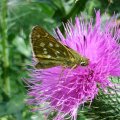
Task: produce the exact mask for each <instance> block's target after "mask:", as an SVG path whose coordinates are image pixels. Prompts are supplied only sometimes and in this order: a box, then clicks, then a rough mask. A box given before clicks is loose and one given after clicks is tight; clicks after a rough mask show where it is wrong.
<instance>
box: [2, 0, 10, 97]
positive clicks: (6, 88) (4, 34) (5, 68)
mask: <svg viewBox="0 0 120 120" xmlns="http://www.w3.org/2000/svg"><path fill="white" fill-rule="evenodd" d="M1 27H2V58H3V83H4V84H3V90H4V92H5V93H6V94H7V95H8V96H10V79H9V74H8V73H9V70H8V69H9V52H8V51H9V50H8V41H7V39H8V36H7V0H2V15H1Z"/></svg>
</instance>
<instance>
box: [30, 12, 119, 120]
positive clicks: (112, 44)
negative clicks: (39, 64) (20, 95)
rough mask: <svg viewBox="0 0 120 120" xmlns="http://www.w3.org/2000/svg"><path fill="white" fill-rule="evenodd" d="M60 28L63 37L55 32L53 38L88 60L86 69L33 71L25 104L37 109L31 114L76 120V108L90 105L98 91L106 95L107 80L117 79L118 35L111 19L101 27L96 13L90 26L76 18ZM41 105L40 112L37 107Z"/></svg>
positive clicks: (109, 84) (83, 20)
mask: <svg viewBox="0 0 120 120" xmlns="http://www.w3.org/2000/svg"><path fill="white" fill-rule="evenodd" d="M64 28H65V35H66V37H64V36H63V35H62V33H61V32H60V30H59V29H57V35H58V36H57V37H58V38H59V39H61V42H62V43H63V44H65V45H67V46H68V47H70V48H72V49H74V50H76V51H77V52H78V53H80V54H81V55H83V56H85V57H86V58H88V59H89V65H88V66H86V67H81V66H77V67H76V68H74V69H72V70H70V69H68V68H66V69H65V70H64V71H63V69H62V67H60V66H57V67H52V68H49V69H43V70H39V69H37V70H36V69H35V70H33V73H32V75H31V80H30V81H29V83H30V89H29V93H28V95H29V96H31V98H30V99H29V100H28V103H29V104H32V105H35V106H37V107H38V108H37V109H34V110H45V109H49V110H50V111H56V112H57V116H56V117H55V118H54V119H55V120H63V119H65V116H67V115H69V116H70V117H71V119H73V120H76V119H77V111H78V108H79V107H80V106H82V105H84V103H86V102H92V100H93V99H94V98H95V97H96V95H97V94H98V92H99V90H100V89H102V90H103V91H104V92H106V91H107V88H108V87H112V86H113V83H112V82H111V81H110V79H109V78H110V77H111V76H120V45H119V43H118V39H119V37H120V36H119V33H120V31H119V28H117V26H116V24H115V19H114V18H113V17H112V18H111V19H110V20H108V21H106V22H105V23H104V25H103V24H102V23H101V17H100V11H97V12H96V21H95V24H94V25H93V21H92V19H90V20H86V18H85V17H83V16H81V17H80V18H78V17H76V19H75V24H74V25H73V24H72V23H71V22H68V23H67V24H66V25H65V26H64ZM61 74H62V75H61ZM42 104H45V106H44V108H41V107H40V105H42Z"/></svg>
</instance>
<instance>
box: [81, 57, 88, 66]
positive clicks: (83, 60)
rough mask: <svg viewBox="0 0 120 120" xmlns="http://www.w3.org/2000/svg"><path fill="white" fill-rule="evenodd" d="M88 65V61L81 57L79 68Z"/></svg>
mask: <svg viewBox="0 0 120 120" xmlns="http://www.w3.org/2000/svg"><path fill="white" fill-rule="evenodd" d="M88 64H89V59H87V58H85V57H81V60H80V66H87V65H88Z"/></svg>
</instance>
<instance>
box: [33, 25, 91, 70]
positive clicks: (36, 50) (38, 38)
mask: <svg viewBox="0 0 120 120" xmlns="http://www.w3.org/2000/svg"><path fill="white" fill-rule="evenodd" d="M31 45H32V49H33V55H34V57H35V58H36V60H37V64H36V65H35V68H37V69H46V68H51V67H55V66H62V67H65V68H66V67H67V68H75V67H77V66H79V65H80V66H87V65H88V63H89V60H88V59H87V58H85V57H83V56H81V55H80V54H79V53H78V52H77V51H75V50H73V49H72V48H70V47H68V46H66V45H64V44H63V43H61V42H60V41H58V40H57V39H55V38H54V37H53V36H52V35H50V34H49V33H48V32H47V31H46V30H44V29H43V28H41V27H39V26H35V27H34V28H33V29H32V32H31Z"/></svg>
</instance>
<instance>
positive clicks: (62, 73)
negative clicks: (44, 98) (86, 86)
mask: <svg viewBox="0 0 120 120" xmlns="http://www.w3.org/2000/svg"><path fill="white" fill-rule="evenodd" d="M64 71H65V67H62V70H61V73H60V77H59V80H60V81H61V79H62V76H63V75H64Z"/></svg>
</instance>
